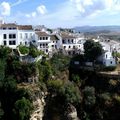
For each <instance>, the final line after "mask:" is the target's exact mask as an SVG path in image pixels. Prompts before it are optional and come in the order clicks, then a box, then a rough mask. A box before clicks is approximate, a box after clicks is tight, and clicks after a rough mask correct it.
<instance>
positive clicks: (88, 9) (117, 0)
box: [69, 0, 120, 17]
mask: <svg viewBox="0 0 120 120" xmlns="http://www.w3.org/2000/svg"><path fill="white" fill-rule="evenodd" d="M69 1H70V2H71V3H72V4H74V8H76V9H77V10H78V12H79V14H80V15H81V16H84V17H86V16H89V15H92V14H95V13H97V12H96V11H99V12H98V13H100V11H101V12H104V11H109V13H111V12H113V11H114V12H115V11H116V12H119V11H120V0H69ZM116 12H115V13H116ZM96 15H97V14H96Z"/></svg>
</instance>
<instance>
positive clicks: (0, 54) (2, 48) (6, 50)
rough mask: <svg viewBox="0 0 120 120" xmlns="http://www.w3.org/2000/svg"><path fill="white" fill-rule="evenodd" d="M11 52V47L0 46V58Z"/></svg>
mask: <svg viewBox="0 0 120 120" xmlns="http://www.w3.org/2000/svg"><path fill="white" fill-rule="evenodd" d="M11 52H12V49H11V48H9V47H6V46H0V58H2V59H3V58H4V59H5V58H7V57H8V55H10V53H11Z"/></svg>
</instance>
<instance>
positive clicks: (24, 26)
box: [18, 25, 33, 30]
mask: <svg viewBox="0 0 120 120" xmlns="http://www.w3.org/2000/svg"><path fill="white" fill-rule="evenodd" d="M18 30H33V28H32V25H18Z"/></svg>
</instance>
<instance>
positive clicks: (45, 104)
mask: <svg viewBox="0 0 120 120" xmlns="http://www.w3.org/2000/svg"><path fill="white" fill-rule="evenodd" d="M47 96H48V93H47V92H40V91H39V92H38V91H37V92H35V93H34V94H33V96H32V98H33V106H34V110H33V112H32V114H31V118H30V120H62V119H64V120H79V119H78V117H77V110H76V108H75V107H74V106H73V105H72V104H68V105H67V106H66V107H65V108H64V109H63V110H62V113H61V112H59V111H60V109H61V106H59V105H58V106H57V105H56V104H57V101H54V102H55V103H52V104H51V99H52V98H50V97H48V98H49V99H47V100H46V97H47ZM52 102H53V101H52ZM53 104H54V105H53ZM58 104H59V103H58ZM49 115H50V116H49Z"/></svg>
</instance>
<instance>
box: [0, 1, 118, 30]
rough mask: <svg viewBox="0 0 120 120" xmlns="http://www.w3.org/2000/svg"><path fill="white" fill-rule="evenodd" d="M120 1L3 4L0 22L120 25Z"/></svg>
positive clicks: (58, 24)
mask: <svg viewBox="0 0 120 120" xmlns="http://www.w3.org/2000/svg"><path fill="white" fill-rule="evenodd" d="M119 12H120V0H56V1H54V2H53V1H52V0H7V1H5V0H1V3H0V19H3V20H4V21H5V22H9V23H10V22H14V21H16V22H17V23H18V24H32V25H45V26H48V27H52V28H56V27H74V26H86V25H88V26H108V25H120V23H119V21H120V15H119Z"/></svg>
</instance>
